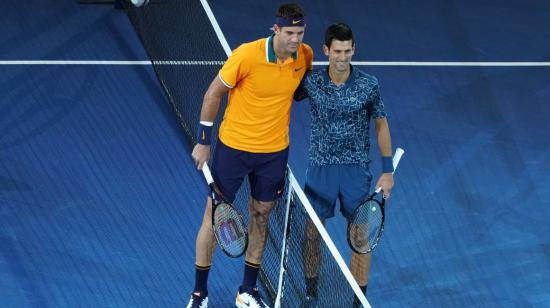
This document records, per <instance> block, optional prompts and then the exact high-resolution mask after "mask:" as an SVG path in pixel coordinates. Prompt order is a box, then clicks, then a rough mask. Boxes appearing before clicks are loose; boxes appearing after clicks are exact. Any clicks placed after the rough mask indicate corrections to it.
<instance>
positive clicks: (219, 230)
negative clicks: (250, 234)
mask: <svg viewBox="0 0 550 308" xmlns="http://www.w3.org/2000/svg"><path fill="white" fill-rule="evenodd" d="M213 228H214V234H216V236H217V237H218V244H219V245H220V247H221V248H222V249H223V250H224V251H225V252H226V253H228V254H229V255H231V256H240V255H242V253H243V252H244V251H245V250H246V246H247V239H246V232H247V231H246V229H245V225H244V222H243V219H242V217H241V215H239V212H237V210H235V209H234V208H233V207H232V206H231V205H229V204H226V203H223V202H222V203H220V204H218V206H217V207H216V209H215V211H214V222H213Z"/></svg>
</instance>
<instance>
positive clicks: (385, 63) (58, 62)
mask: <svg viewBox="0 0 550 308" xmlns="http://www.w3.org/2000/svg"><path fill="white" fill-rule="evenodd" d="M224 62H225V61H219V60H218V61H214V60H213V61H190V60H164V61H119V60H0V65H197V66H208V65H220V66H221V65H223V63H224ZM351 63H352V64H353V65H356V66H493V67H514V66H532V67H544V66H550V62H434V61H352V62H351ZM313 65H328V62H326V61H314V62H313Z"/></svg>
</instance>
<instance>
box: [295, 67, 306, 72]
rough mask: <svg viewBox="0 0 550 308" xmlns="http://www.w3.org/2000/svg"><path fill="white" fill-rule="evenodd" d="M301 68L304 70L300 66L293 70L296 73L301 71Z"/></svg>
mask: <svg viewBox="0 0 550 308" xmlns="http://www.w3.org/2000/svg"><path fill="white" fill-rule="evenodd" d="M302 68H304V67H303V66H302V67H299V68H295V69H294V71H295V72H297V71H299V70H301V69H302Z"/></svg>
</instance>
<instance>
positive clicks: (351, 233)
mask: <svg viewBox="0 0 550 308" xmlns="http://www.w3.org/2000/svg"><path fill="white" fill-rule="evenodd" d="M404 153H405V151H404V150H403V149H401V148H397V149H396V150H395V155H394V156H393V169H394V172H395V169H397V165H398V164H399V160H401V156H403V154H404ZM381 191H382V187H378V188H377V189H376V191H375V192H374V193H372V195H370V196H369V197H368V198H367V199H365V200H364V201H362V202H361V204H359V206H357V208H355V211H353V214H352V215H351V219H350V220H349V221H348V243H349V245H350V247H351V249H353V251H355V252H356V253H358V254H367V253H370V252H372V251H373V250H374V248H375V247H376V245H378V242H379V241H380V238H381V237H382V232H383V231H384V220H385V219H384V204H385V199H384V198H383V197H382V198H377V196H378V194H379V193H380V192H381Z"/></svg>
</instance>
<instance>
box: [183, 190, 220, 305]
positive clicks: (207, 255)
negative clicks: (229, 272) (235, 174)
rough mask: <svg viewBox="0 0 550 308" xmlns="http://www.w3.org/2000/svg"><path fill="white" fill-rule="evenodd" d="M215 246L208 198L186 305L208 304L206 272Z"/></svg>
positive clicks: (196, 246) (210, 201) (198, 237)
mask: <svg viewBox="0 0 550 308" xmlns="http://www.w3.org/2000/svg"><path fill="white" fill-rule="evenodd" d="M215 247H216V242H215V238H214V232H213V231H212V200H211V199H210V198H208V199H207V201H206V208H205V210H204V216H203V218H202V223H201V227H200V229H199V232H198V233H197V239H196V243H195V257H196V263H195V287H194V289H193V294H192V295H191V300H190V301H189V304H188V306H187V307H193V302H195V305H197V306H199V307H206V305H207V304H208V298H207V296H208V273H209V272H210V266H211V265H212V255H213V253H214V248H215Z"/></svg>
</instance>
